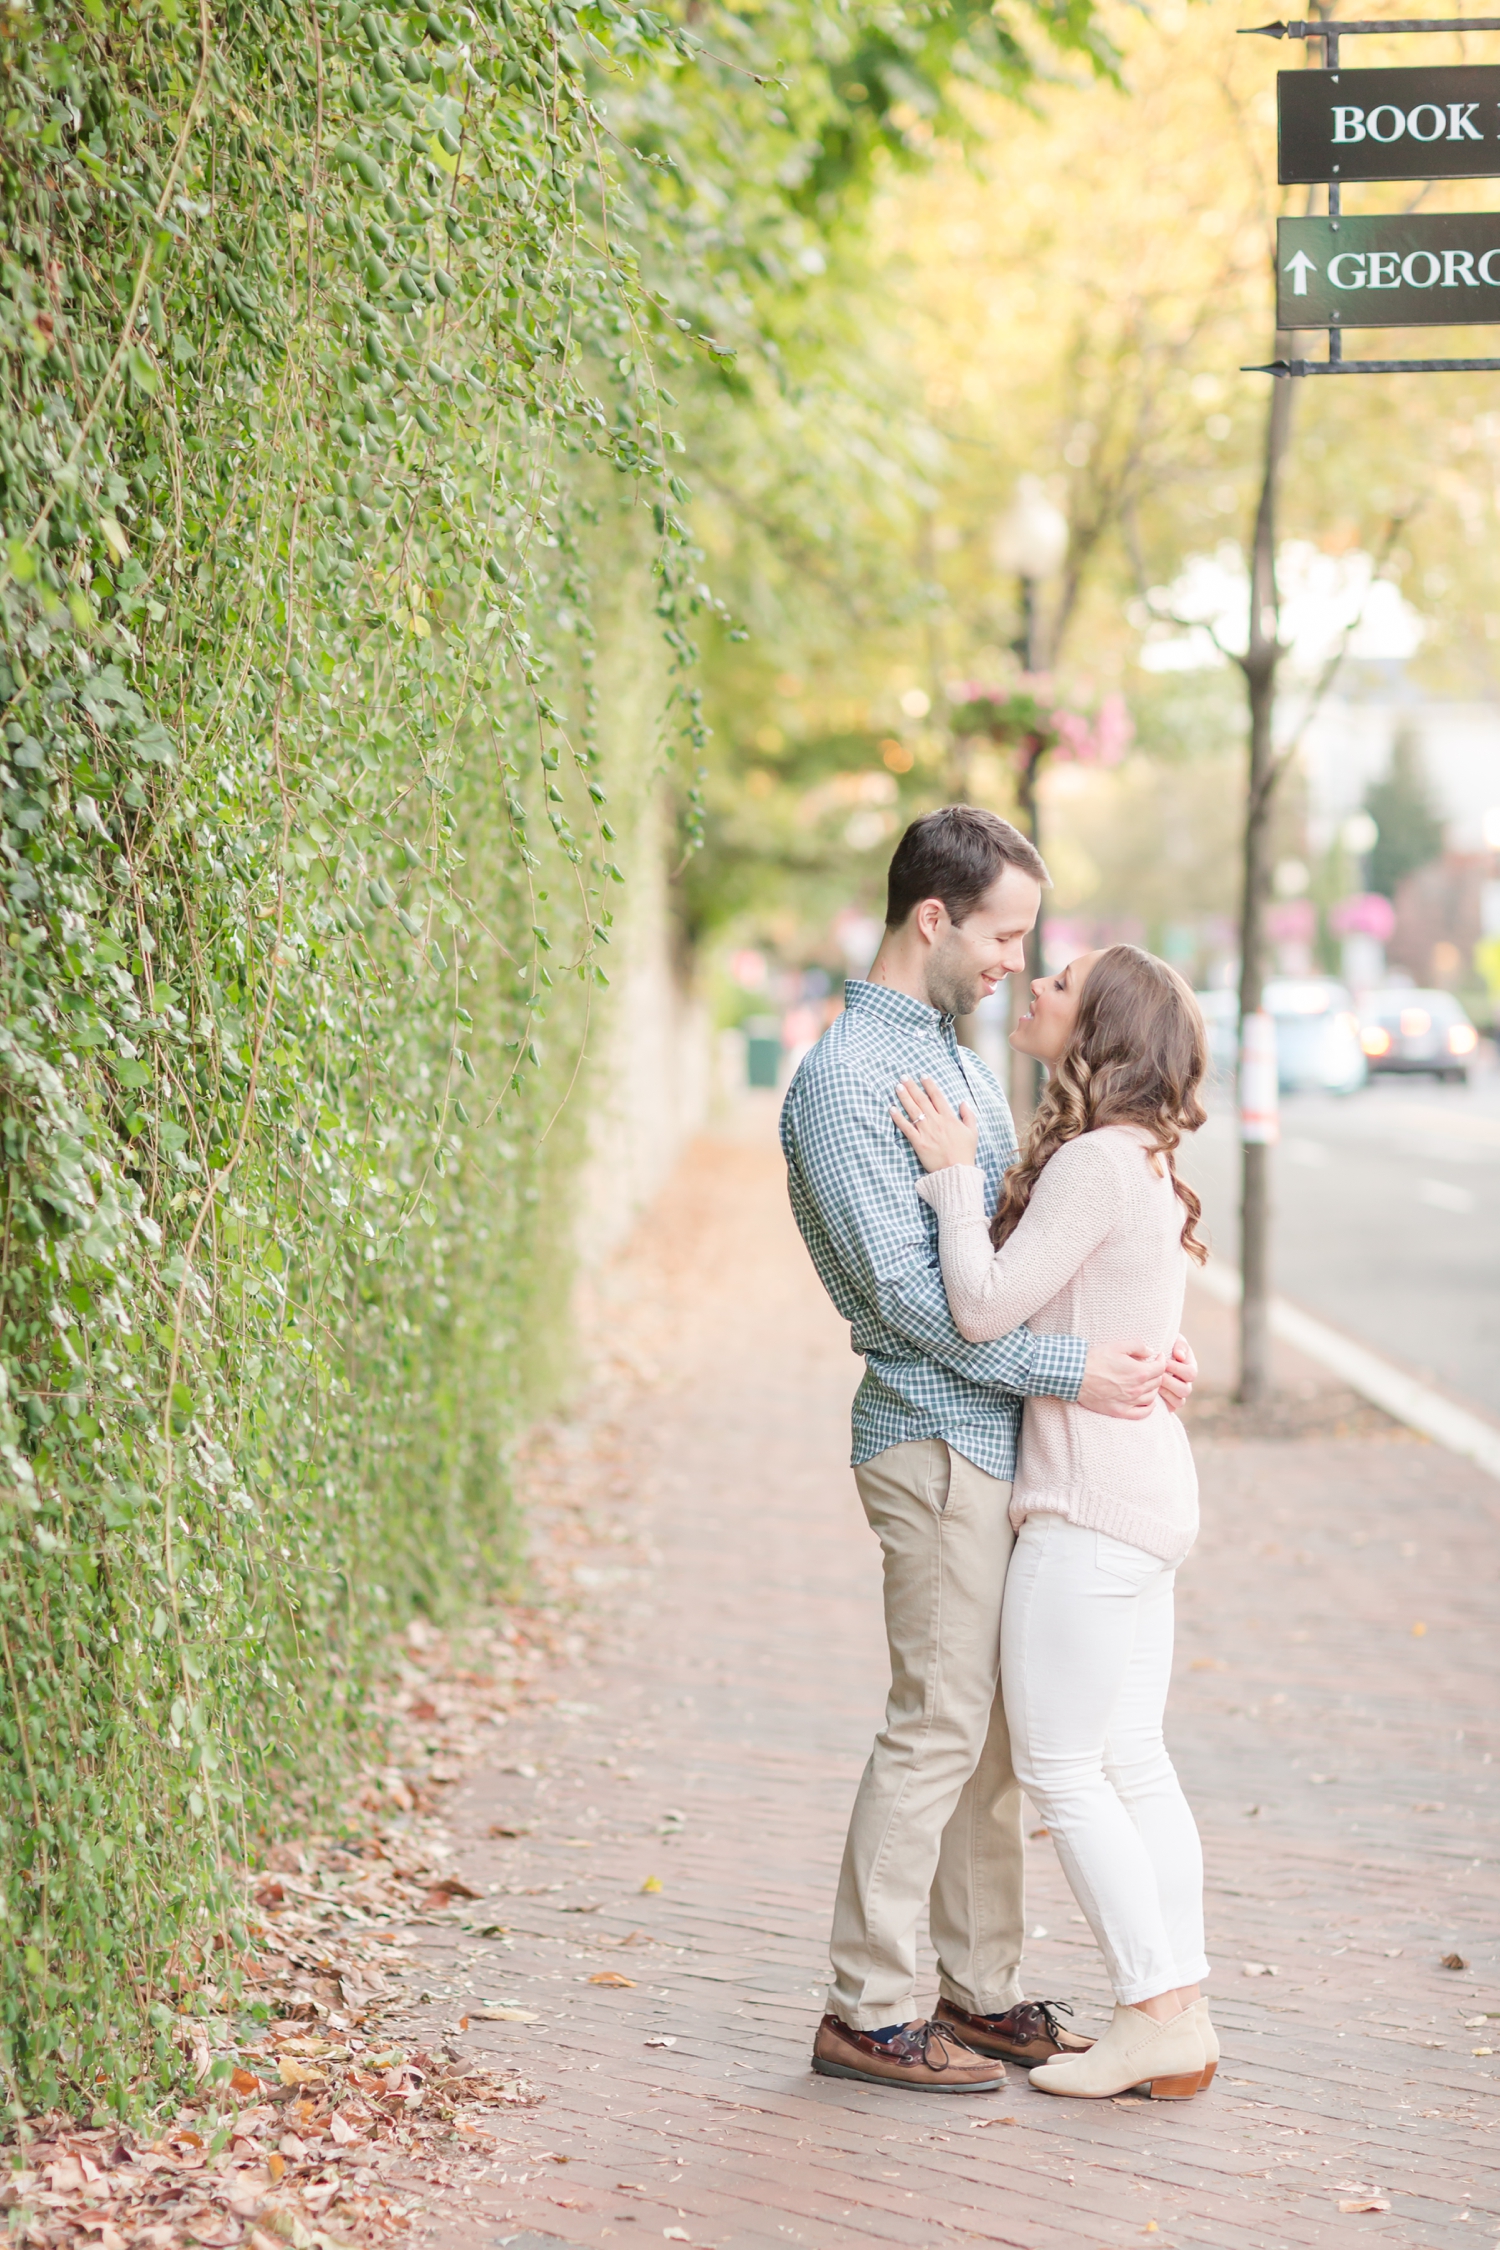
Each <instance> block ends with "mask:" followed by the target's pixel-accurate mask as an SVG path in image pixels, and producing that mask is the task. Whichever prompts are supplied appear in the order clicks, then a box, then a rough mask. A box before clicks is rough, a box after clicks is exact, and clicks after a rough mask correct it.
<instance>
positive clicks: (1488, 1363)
mask: <svg viewBox="0 0 1500 2250" xmlns="http://www.w3.org/2000/svg"><path fill="white" fill-rule="evenodd" d="M1281 1129H1282V1139H1281V1145H1280V1147H1279V1148H1278V1150H1277V1151H1276V1154H1275V1158H1274V1168H1273V1178H1274V1191H1273V1192H1274V1198H1275V1219H1274V1250H1275V1269H1274V1271H1275V1279H1276V1286H1277V1288H1278V1289H1279V1290H1280V1292H1281V1293H1282V1295H1283V1296H1286V1297H1290V1298H1291V1299H1292V1300H1293V1301H1294V1302H1295V1303H1297V1304H1299V1305H1302V1306H1304V1307H1305V1308H1306V1309H1307V1311H1309V1312H1311V1313H1317V1314H1320V1315H1321V1316H1322V1317H1323V1318H1324V1319H1326V1320H1328V1321H1331V1322H1332V1323H1333V1324H1334V1325H1335V1326H1337V1327H1339V1328H1342V1329H1344V1330H1346V1331H1347V1332H1348V1333H1349V1334H1350V1335H1352V1336H1357V1337H1358V1338H1359V1339H1360V1340H1361V1341H1362V1342H1364V1343H1367V1344H1371V1345H1373V1346H1374V1347H1375V1348H1376V1349H1377V1350H1378V1351H1382V1352H1385V1353H1387V1354H1389V1356H1390V1357H1391V1358H1393V1359H1397V1360H1399V1361H1401V1363H1402V1364H1403V1365H1404V1366H1406V1367H1408V1368H1410V1369H1411V1370H1412V1372H1414V1373H1417V1374H1421V1375H1424V1376H1425V1377H1427V1378H1428V1379H1429V1380H1432V1381H1435V1382H1436V1383H1437V1384H1438V1385H1439V1386H1440V1387H1442V1388H1444V1389H1446V1390H1449V1391H1452V1392H1453V1393H1455V1394H1456V1395H1458V1396H1460V1397H1463V1398H1467V1399H1469V1400H1471V1401H1473V1402H1474V1403H1475V1404H1477V1405H1478V1406H1480V1407H1482V1408H1484V1409H1485V1410H1486V1411H1487V1412H1489V1413H1490V1414H1492V1415H1500V1072H1496V1071H1491V1072H1490V1073H1488V1074H1487V1075H1486V1076H1485V1077H1483V1078H1481V1079H1480V1080H1478V1081H1477V1082H1476V1084H1475V1086H1474V1088H1473V1090H1472V1091H1467V1092H1466V1091H1464V1090H1462V1089H1460V1088H1458V1087H1449V1086H1438V1085H1435V1084H1434V1083H1433V1081H1432V1080H1430V1079H1425V1078H1417V1079H1395V1080H1392V1079H1380V1080H1377V1081H1376V1082H1375V1083H1374V1084H1373V1085H1371V1086H1370V1087H1368V1088H1367V1089H1366V1091H1365V1092H1364V1093H1362V1094H1355V1095H1353V1096H1351V1097H1350V1098H1348V1099H1346V1100H1339V1099H1337V1098H1335V1097H1333V1096H1331V1095H1322V1096H1315V1095H1295V1096H1289V1097H1287V1098H1285V1099H1284V1100H1283V1103H1282V1113H1281ZM1238 1164H1239V1149H1238V1145H1237V1143H1236V1140H1235V1134H1234V1123H1233V1119H1232V1117H1231V1115H1230V1114H1229V1112H1228V1111H1227V1109H1218V1110H1216V1111H1215V1114H1214V1115H1213V1117H1212V1118H1211V1119H1210V1121H1209V1123H1208V1125H1207V1126H1206V1127H1205V1128H1204V1130H1203V1132H1202V1133H1200V1134H1199V1136H1198V1139H1197V1141H1196V1143H1194V1144H1193V1145H1192V1146H1191V1147H1190V1148H1189V1149H1188V1150H1187V1151H1186V1152H1185V1157H1184V1162H1183V1167H1182V1169H1183V1172H1184V1174H1185V1175H1186V1176H1187V1177H1188V1178H1189V1179H1191V1180H1192V1181H1193V1184H1194V1185H1195V1186H1196V1187H1197V1189H1198V1191H1199V1193H1200V1194H1201V1195H1202V1196H1203V1199H1204V1205H1205V1209H1206V1211H1207V1214H1208V1217H1209V1220H1210V1225H1211V1234H1212V1239H1213V1241H1214V1242H1215V1244H1216V1245H1217V1247H1218V1248H1219V1249H1220V1250H1221V1251H1222V1253H1223V1255H1224V1256H1225V1257H1226V1258H1228V1259H1230V1260H1231V1261H1232V1262H1234V1263H1238V1254H1239V1253H1238V1245H1239V1228H1238V1219H1237V1206H1238V1196H1239V1180H1238Z"/></svg>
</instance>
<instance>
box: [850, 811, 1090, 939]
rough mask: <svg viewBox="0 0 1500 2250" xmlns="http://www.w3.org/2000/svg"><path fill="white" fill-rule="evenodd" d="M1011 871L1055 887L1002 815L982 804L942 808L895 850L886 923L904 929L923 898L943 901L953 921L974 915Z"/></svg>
mask: <svg viewBox="0 0 1500 2250" xmlns="http://www.w3.org/2000/svg"><path fill="white" fill-rule="evenodd" d="M1007 867H1019V868H1020V870H1021V872H1022V873H1023V874H1024V875H1029V876H1030V877H1031V879H1032V881H1033V882H1034V883H1041V884H1044V885H1046V884H1050V883H1051V881H1052V877H1051V876H1050V875H1049V874H1048V873H1047V863H1046V861H1045V860H1044V859H1043V857H1042V855H1041V853H1040V852H1039V851H1038V850H1037V848H1036V846H1035V844H1033V843H1032V842H1031V841H1030V839H1029V838H1028V837H1026V836H1023V835H1022V834H1021V831H1020V829H1019V828H1012V826H1011V824H1010V822H1009V821H1008V820H1002V819H1001V818H1000V815H999V814H998V813H992V812H985V811H984V809H983V807H982V806H979V805H943V806H941V807H940V808H939V809H938V811H936V812H930V813H924V814H923V815H922V817H921V819H920V820H914V821H913V822H912V824H911V826H910V828H908V829H907V831H906V834H905V835H904V836H903V837H902V839H901V841H900V843H899V844H898V845H897V846H896V851H895V856H894V858H893V859H892V861H891V871H890V874H889V876H888V878H887V889H886V908H885V922H886V928H887V929H890V930H895V929H899V928H900V926H901V924H902V923H903V922H904V921H905V920H906V919H907V917H908V916H909V915H910V913H911V912H912V909H913V908H914V907H917V906H920V905H921V903H922V901H923V899H924V898H940V899H941V900H942V902H943V904H944V906H946V907H947V909H948V914H949V918H950V920H952V921H954V922H962V921H963V920H964V918H965V917H966V916H967V915H969V914H972V913H973V911H974V909H975V907H976V906H977V905H978V904H979V902H980V900H981V899H982V898H983V897H984V894H985V892H986V891H987V890H988V889H989V888H990V886H991V884H992V883H993V882H994V881H995V880H996V878H997V877H998V876H999V875H1000V874H1001V872H1002V871H1003V869H1005V868H1007Z"/></svg>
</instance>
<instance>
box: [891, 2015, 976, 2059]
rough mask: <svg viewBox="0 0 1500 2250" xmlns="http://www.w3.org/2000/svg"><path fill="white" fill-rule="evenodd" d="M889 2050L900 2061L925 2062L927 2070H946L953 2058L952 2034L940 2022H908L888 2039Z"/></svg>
mask: <svg viewBox="0 0 1500 2250" xmlns="http://www.w3.org/2000/svg"><path fill="white" fill-rule="evenodd" d="M889 2051H890V2052H891V2053H892V2054H894V2055H896V2056H897V2057H898V2058H899V2059H900V2060H901V2061H902V2062H920V2063H925V2064H926V2065H927V2068H928V2069H929V2070H946V2069H947V2068H948V2067H949V2065H950V2063H952V2062H953V2061H954V2059H955V2057H954V2053H953V2040H952V2035H951V2034H945V2032H944V2029H943V2026H942V2025H941V2024H940V2023H931V2022H928V2023H914V2024H909V2025H908V2026H907V2028H906V2029H905V2030H904V2031H901V2032H898V2034H897V2035H896V2037H895V2038H894V2039H892V2040H891V2041H890V2043H889ZM964 2059H965V2060H967V2059H968V2058H967V2056H965V2058H964Z"/></svg>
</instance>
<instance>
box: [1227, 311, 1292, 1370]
mask: <svg viewBox="0 0 1500 2250" xmlns="http://www.w3.org/2000/svg"><path fill="white" fill-rule="evenodd" d="M1284 341H1287V342H1289V341H1290V339H1285V340H1284V339H1283V338H1281V337H1279V336H1278V338H1277V342H1276V355H1277V356H1280V354H1281V351H1282V349H1283V343H1284ZM1291 430H1292V382H1291V379H1290V377H1286V376H1282V377H1274V378H1273V379H1272V383H1271V402H1270V407H1269V410H1268V412H1267V415H1266V446H1265V459H1264V466H1263V470H1262V476H1261V491H1260V505H1259V507H1258V508H1257V510H1256V514H1255V544H1254V548H1253V551H1252V554H1251V559H1250V636H1249V645H1248V647H1247V649H1246V652H1245V660H1244V670H1245V687H1246V692H1247V696H1248V700H1249V706H1250V759H1249V766H1250V770H1249V774H1248V777H1247V783H1248V785H1247V789H1246V801H1245V841H1244V863H1243V889H1242V893H1241V903H1240V1022H1241V1024H1243V1023H1244V1020H1245V1018H1246V1017H1247V1016H1251V1015H1254V1014H1255V1013H1256V1012H1257V1011H1258V1009H1259V1007H1260V1002H1261V990H1262V987H1263V985H1264V983H1265V977H1266V906H1267V903H1268V901H1269V899H1270V895H1271V810H1272V797H1273V793H1274V789H1275V782H1276V770H1275V738H1274V734H1273V725H1274V720H1275V709H1276V672H1277V667H1278V666H1279V664H1280V662H1281V657H1282V648H1281V642H1280V637H1279V631H1278V626H1279V619H1278V614H1277V612H1278V601H1277V591H1276V501H1277V494H1278V488H1279V485H1280V481H1281V470H1282V465H1283V463H1284V461H1285V458H1286V453H1287V447H1288V445H1289V443H1290V441H1291ZM1270 1155H1271V1152H1270V1149H1269V1147H1268V1146H1267V1145H1266V1143H1265V1142H1263V1141H1245V1142H1243V1143H1242V1147H1241V1158H1242V1164H1243V1171H1242V1175H1241V1196H1240V1273H1241V1276H1242V1279H1243V1283H1244V1295H1243V1299H1242V1302H1241V1305H1240V1388H1239V1395H1240V1399H1241V1401H1242V1402H1243V1403H1244V1404H1245V1405H1247V1406H1258V1405H1260V1404H1261V1403H1262V1401H1263V1400H1264V1399H1265V1397H1266V1395H1267V1393H1268V1392H1269V1390H1270V1387H1271V1340H1270V1329H1269V1325H1268V1317H1267V1315H1268V1304H1269V1299H1270V1242H1269V1236H1270V1217H1271V1212H1270Z"/></svg>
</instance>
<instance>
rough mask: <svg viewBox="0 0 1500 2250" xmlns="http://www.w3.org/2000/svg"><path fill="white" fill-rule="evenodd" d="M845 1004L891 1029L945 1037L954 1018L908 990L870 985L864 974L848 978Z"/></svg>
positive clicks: (845, 987) (856, 1012) (950, 1028)
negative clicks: (926, 1032) (928, 1032)
mask: <svg viewBox="0 0 1500 2250" xmlns="http://www.w3.org/2000/svg"><path fill="white" fill-rule="evenodd" d="M844 1006H845V1007H846V1008H848V1009H850V1010H852V1011H853V1012H854V1013H855V1014H856V1015H861V1016H869V1017H872V1018H873V1019H874V1021H875V1022H877V1023H882V1024H886V1025H888V1026H889V1028H890V1029H891V1030H892V1031H931V1032H936V1034H937V1036H938V1038H939V1039H946V1038H947V1037H948V1035H949V1033H950V1032H951V1031H952V1029H953V1022H954V1019H953V1017H952V1016H949V1015H944V1013H943V1012H942V1010H941V1009H940V1008H934V1007H930V1006H929V1005H928V1003H927V1002H926V1001H925V1000H914V999H913V998H912V996H911V994H910V993H909V992H896V991H894V990H893V989H892V987H891V986H890V985H888V984H871V983H869V982H868V980H867V979H866V978H864V977H849V978H847V979H846V980H845V984H844Z"/></svg>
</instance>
